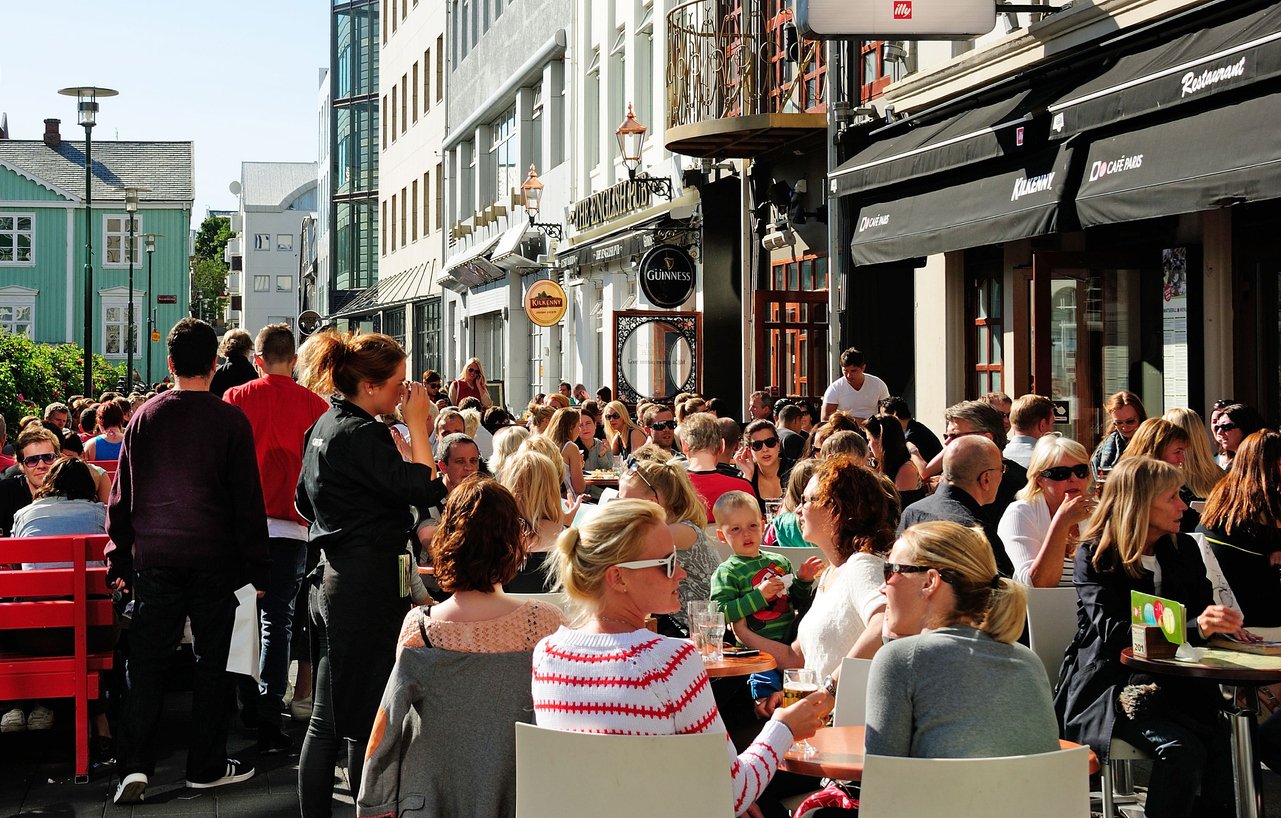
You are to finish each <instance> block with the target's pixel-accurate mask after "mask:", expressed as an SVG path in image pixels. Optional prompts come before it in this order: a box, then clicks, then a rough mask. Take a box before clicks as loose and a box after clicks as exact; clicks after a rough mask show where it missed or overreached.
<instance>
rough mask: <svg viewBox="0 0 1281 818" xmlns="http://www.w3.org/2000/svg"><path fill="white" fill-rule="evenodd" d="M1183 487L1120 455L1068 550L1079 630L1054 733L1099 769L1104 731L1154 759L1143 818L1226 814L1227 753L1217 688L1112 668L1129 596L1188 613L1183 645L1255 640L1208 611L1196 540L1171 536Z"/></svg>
mask: <svg viewBox="0 0 1281 818" xmlns="http://www.w3.org/2000/svg"><path fill="white" fill-rule="evenodd" d="M1182 485H1183V479H1182V475H1181V474H1180V473H1179V470H1178V469H1176V468H1175V467H1173V466H1171V465H1170V464H1168V463H1162V462H1161V461H1159V460H1154V459H1152V458H1150V457H1134V458H1129V459H1127V460H1123V461H1121V462H1120V463H1119V464H1117V467H1116V468H1115V469H1114V470H1113V471H1112V474H1111V475H1110V476H1109V477H1108V480H1107V483H1106V484H1105V485H1104V487H1103V500H1102V502H1101V503H1100V504H1099V508H1098V511H1097V512H1096V513H1095V515H1094V517H1093V518H1092V520H1091V522H1090V526H1089V528H1088V529H1087V530H1086V531H1085V532H1084V533H1083V539H1084V540H1085V542H1083V543H1082V544H1081V547H1080V548H1078V549H1077V552H1076V564H1075V575H1074V581H1075V585H1076V590H1077V595H1078V596H1079V597H1080V602H1079V604H1078V605H1077V621H1078V625H1077V632H1076V636H1075V637H1074V638H1073V640H1072V644H1071V645H1070V646H1069V647H1068V650H1067V654H1066V656H1065V658H1064V660H1063V668H1062V670H1061V671H1060V672H1059V683H1058V686H1057V688H1056V696H1055V710H1056V712H1057V713H1058V715H1059V719H1060V722H1061V726H1062V731H1063V732H1062V736H1063V737H1064V738H1066V739H1069V740H1071V741H1076V742H1080V743H1082V744H1089V745H1090V747H1092V748H1093V749H1094V752H1095V753H1097V754H1098V756H1099V760H1100V761H1101V762H1103V763H1107V760H1108V753H1109V748H1110V747H1111V743H1112V737H1113V736H1117V737H1119V738H1122V739H1124V740H1125V741H1127V742H1129V743H1130V744H1132V745H1134V746H1135V747H1138V748H1139V749H1141V750H1143V751H1144V752H1146V753H1149V754H1151V755H1152V756H1153V758H1154V759H1155V763H1154V764H1153V767H1152V776H1151V779H1150V783H1149V785H1148V799H1147V805H1146V809H1145V814H1146V815H1148V816H1151V818H1168V817H1169V816H1191V815H1230V814H1232V806H1231V804H1232V765H1231V753H1230V751H1229V747H1228V732H1227V727H1226V723H1225V722H1224V721H1223V720H1222V718H1221V717H1220V714H1219V711H1220V710H1221V709H1222V705H1223V697H1222V696H1221V695H1220V693H1219V688H1218V686H1217V685H1215V684H1214V683H1213V682H1210V681H1205V680H1200V679H1181V678H1172V677H1168V676H1162V677H1160V678H1154V677H1152V676H1148V675H1146V674H1141V673H1134V672H1133V671H1131V670H1130V669H1129V668H1127V667H1126V666H1124V665H1122V664H1121V650H1122V649H1123V648H1126V647H1129V646H1130V622H1131V613H1130V593H1131V592H1132V591H1139V592H1142V593H1145V594H1156V595H1157V596H1161V597H1164V598H1166V599H1172V600H1174V601H1176V602H1179V603H1182V604H1183V605H1184V606H1186V608H1187V612H1188V639H1189V641H1201V640H1202V639H1207V638H1209V637H1210V636H1213V635H1215V634H1220V633H1222V634H1232V635H1234V636H1238V637H1240V638H1246V639H1249V638H1252V637H1250V636H1249V634H1247V633H1246V632H1245V631H1244V630H1243V629H1242V627H1241V626H1242V618H1241V614H1240V613H1238V612H1236V611H1234V610H1232V609H1231V608H1226V607H1224V606H1222V605H1216V604H1214V600H1213V596H1212V591H1211V587H1210V581H1209V580H1208V579H1207V578H1206V572H1205V563H1204V562H1203V561H1202V559H1201V552H1200V550H1199V549H1198V547H1197V544H1196V541H1195V540H1193V539H1192V537H1190V536H1189V535H1187V534H1180V533H1179V523H1180V521H1181V519H1182V516H1183V509H1184V505H1183V501H1182V500H1180V499H1179V488H1180V486H1182ZM1198 788H1199V789H1200V792H1201V794H1200V797H1199V798H1198V796H1197V790H1198Z"/></svg>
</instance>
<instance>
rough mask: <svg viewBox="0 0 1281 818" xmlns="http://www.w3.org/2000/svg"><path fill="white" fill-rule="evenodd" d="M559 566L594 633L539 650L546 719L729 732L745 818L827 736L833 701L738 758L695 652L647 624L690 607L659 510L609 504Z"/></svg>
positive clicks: (579, 532)
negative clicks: (800, 751)
mask: <svg viewBox="0 0 1281 818" xmlns="http://www.w3.org/2000/svg"><path fill="white" fill-rule="evenodd" d="M554 560H555V568H556V576H557V579H558V586H559V587H560V588H561V589H562V590H564V592H565V593H566V594H568V596H569V598H570V601H571V602H572V603H573V604H574V606H575V607H576V608H577V609H578V612H579V614H580V616H581V621H582V625H581V627H579V628H578V629H575V630H571V629H569V628H564V627H562V628H561V629H560V630H558V631H556V633H554V634H552V635H551V636H548V637H547V638H546V639H544V640H543V641H541V642H539V643H538V647H537V648H535V649H534V681H533V698H534V719H535V721H536V722H537V723H538V724H539V725H541V726H544V727H551V728H553V729H557V730H571V731H578V732H591V733H611V734H621V735H629V734H630V735H680V734H688V733H716V734H720V735H724V736H725V752H726V765H727V767H728V770H727V774H728V776H729V777H730V778H731V780H732V786H733V797H734V812H735V814H736V815H742V814H743V813H745V812H747V810H748V809H749V808H751V806H752V804H753V803H754V802H755V801H756V799H757V798H758V797H759V796H760V795H761V793H762V792H763V791H764V789H765V786H766V784H768V783H769V781H770V779H771V778H772V777H773V775H774V773H775V771H776V770H777V768H778V760H779V759H781V758H782V757H783V754H784V753H785V752H786V751H787V748H788V747H789V746H790V745H791V744H792V742H794V741H799V740H800V739H802V738H807V737H809V736H812V735H813V734H814V732H815V731H816V730H817V729H818V727H819V725H820V723H821V720H822V719H823V718H825V717H826V715H827V710H828V709H829V708H828V703H827V702H825V701H821V699H822V697H819V696H811V697H809V698H806V699H802V700H801V701H800V702H798V703H796V704H794V705H792V706H791V707H780V708H778V709H777V710H775V711H774V713H773V715H772V716H771V718H770V720H769V721H768V722H767V723H766V725H765V728H764V729H763V730H761V733H760V735H759V736H758V737H757V738H756V740H755V741H754V742H753V743H752V745H751V746H750V747H748V748H747V750H746V751H745V752H743V753H742V754H741V755H740V754H738V753H737V751H736V750H735V749H734V745H733V743H732V742H731V741H730V738H729V735H728V734H727V733H726V732H725V725H724V723H723V722H722V721H721V716H720V713H719V711H718V710H717V707H716V702H715V700H714V699H713V698H712V691H711V687H710V685H709V683H708V679H707V673H706V671H705V670H704V669H703V662H702V660H701V659H700V658H699V656H698V653H697V652H696V651H695V650H694V647H693V645H692V644H691V643H690V642H689V641H687V640H683V639H669V638H666V637H663V636H659V635H657V634H655V633H653V632H651V631H649V630H648V629H646V627H645V618H646V617H647V616H648V615H649V614H653V613H672V612H674V611H676V610H677V609H678V608H679V607H681V601H680V595H679V590H678V586H679V583H680V580H681V579H682V578H683V576H684V573H685V572H684V569H682V568H681V567H680V565H679V564H678V563H677V557H676V548H675V544H674V543H673V542H672V536H671V533H670V531H669V530H668V527H667V523H666V520H665V519H664V516H663V512H662V510H661V509H660V508H658V507H657V506H656V505H654V504H653V503H648V502H644V501H640V500H616V501H615V502H612V503H609V504H608V505H606V506H604V507H603V508H602V509H601V510H600V512H599V513H597V514H596V516H595V517H593V518H592V519H591V521H590V522H588V523H587V524H586V525H585V526H583V527H582V528H581V529H577V528H570V529H568V530H567V531H566V532H565V533H564V534H562V535H561V538H560V540H558V541H557V543H556V552H555V556H554ZM658 784H659V785H660V786H661V782H658Z"/></svg>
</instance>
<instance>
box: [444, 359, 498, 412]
mask: <svg viewBox="0 0 1281 818" xmlns="http://www.w3.org/2000/svg"><path fill="white" fill-rule="evenodd" d="M463 398H475V399H476V400H478V401H480V407H481V409H488V408H489V407H491V406H493V405H494V401H493V399H492V398H490V397H489V385H488V384H487V383H486V382H485V370H484V369H482V368H481V366H480V359H479V358H469V359H467V363H466V364H464V365H463V371H462V372H460V373H458V377H457V378H455V379H454V380H452V381H450V382H449V402H450V403H451V404H453V405H454V406H457V405H459V404H460V403H462V402H463Z"/></svg>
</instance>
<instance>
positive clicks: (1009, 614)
mask: <svg viewBox="0 0 1281 818" xmlns="http://www.w3.org/2000/svg"><path fill="white" fill-rule="evenodd" d="M996 586H997V587H995V588H993V589H992V591H991V599H990V601H989V602H988V607H987V616H985V617H984V618H983V622H982V624H981V625H979V630H981V631H983V632H984V633H986V634H987V635H988V636H990V637H992V638H993V639H995V640H996V641H998V642H1005V643H1006V644H1013V643H1014V642H1017V641H1018V638H1019V637H1020V636H1021V635H1022V634H1023V628H1024V626H1025V625H1026V623H1027V589H1026V588H1024V587H1023V585H1022V584H1020V583H1018V582H1015V581H1014V580H1012V579H1009V578H1007V577H1001V578H1000V579H999V580H998V581H997V583H996Z"/></svg>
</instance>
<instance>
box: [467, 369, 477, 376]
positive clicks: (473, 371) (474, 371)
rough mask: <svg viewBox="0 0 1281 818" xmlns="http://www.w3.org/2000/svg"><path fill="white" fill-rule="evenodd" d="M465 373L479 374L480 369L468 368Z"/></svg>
mask: <svg viewBox="0 0 1281 818" xmlns="http://www.w3.org/2000/svg"><path fill="white" fill-rule="evenodd" d="M467 374H468V375H479V374H480V370H479V369H469V370H467Z"/></svg>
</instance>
